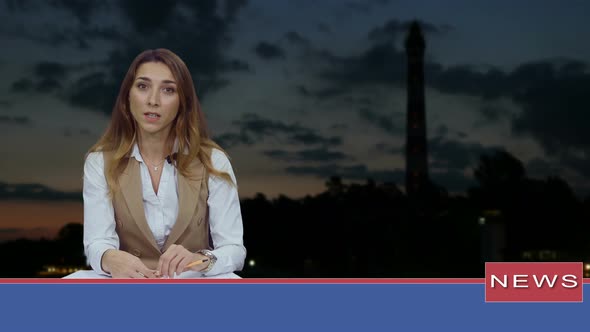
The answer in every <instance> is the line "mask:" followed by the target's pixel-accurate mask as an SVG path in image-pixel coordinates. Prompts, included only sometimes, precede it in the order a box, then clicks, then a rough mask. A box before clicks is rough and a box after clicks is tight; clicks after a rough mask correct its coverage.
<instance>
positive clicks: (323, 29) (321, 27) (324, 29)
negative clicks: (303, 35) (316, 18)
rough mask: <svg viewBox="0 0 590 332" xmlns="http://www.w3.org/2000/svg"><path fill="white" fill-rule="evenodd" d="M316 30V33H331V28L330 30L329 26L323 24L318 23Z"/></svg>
mask: <svg viewBox="0 0 590 332" xmlns="http://www.w3.org/2000/svg"><path fill="white" fill-rule="evenodd" d="M317 28H318V31H320V32H324V33H330V32H332V28H330V26H329V25H327V24H325V23H318V25H317Z"/></svg>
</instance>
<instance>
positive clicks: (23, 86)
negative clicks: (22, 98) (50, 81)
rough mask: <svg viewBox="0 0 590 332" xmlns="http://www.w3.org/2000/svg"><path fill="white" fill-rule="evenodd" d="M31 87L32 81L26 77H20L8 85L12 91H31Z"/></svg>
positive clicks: (32, 85)
mask: <svg viewBox="0 0 590 332" xmlns="http://www.w3.org/2000/svg"><path fill="white" fill-rule="evenodd" d="M33 87H34V84H33V81H31V80H30V79H28V78H21V79H19V80H17V81H14V82H13V83H12V85H11V86H10V90H11V91H12V92H28V91H31V90H32V89H33Z"/></svg>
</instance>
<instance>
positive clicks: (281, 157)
mask: <svg viewBox="0 0 590 332" xmlns="http://www.w3.org/2000/svg"><path fill="white" fill-rule="evenodd" d="M84 3H85V4H86V6H79V5H73V4H74V2H68V1H54V2H49V3H45V4H42V5H41V4H39V3H37V2H30V1H24V2H16V1H5V2H2V3H1V4H0V18H1V22H2V23H0V36H1V38H2V39H3V41H4V45H5V46H6V47H5V48H4V52H3V53H2V54H1V55H0V70H1V71H2V73H3V74H4V75H3V78H4V79H3V80H2V83H0V128H2V133H3V137H4V139H3V140H2V142H1V143H0V149H1V150H2V151H3V152H4V153H5V154H6V155H9V156H10V158H5V159H4V161H3V163H2V176H0V186H1V187H2V188H0V190H2V191H3V192H4V193H5V194H4V195H3V197H4V199H3V201H2V202H0V204H1V206H2V211H7V210H9V209H12V208H13V207H14V204H16V203H14V202H12V201H11V198H10V191H9V190H8V189H10V188H12V189H10V190H13V191H18V190H19V189H20V187H19V186H20V185H22V184H40V185H43V186H48V187H50V188H52V189H53V190H56V191H64V192H79V191H80V190H81V185H82V181H81V179H82V164H83V157H84V154H85V152H86V151H87V150H88V148H89V147H90V146H91V145H92V144H94V143H95V142H96V140H97V139H98V137H99V135H100V134H102V132H103V130H104V129H105V127H106V125H107V123H108V120H109V114H110V109H111V107H112V105H113V103H114V97H115V96H116V93H117V92H118V87H119V84H120V81H121V79H122V78H123V74H124V72H125V71H126V70H127V67H128V65H129V64H130V62H131V60H132V59H133V57H134V56H135V55H137V54H138V53H139V52H140V51H142V50H144V49H147V48H157V47H166V48H169V49H171V50H172V51H174V52H176V53H178V54H179V55H180V56H181V58H183V59H184V60H185V62H186V63H187V65H188V67H189V69H190V70H191V71H192V74H193V79H194V80H195V83H196V86H197V93H198V94H199V96H200V98H201V102H202V106H203V109H204V111H205V114H206V116H207V118H208V121H209V127H210V129H211V131H212V133H213V134H214V139H216V140H217V141H218V143H220V144H221V146H222V147H224V148H225V149H227V151H228V152H229V154H230V156H231V158H232V165H233V167H234V170H235V172H236V175H237V178H238V183H239V191H240V196H241V197H252V196H254V195H255V194H256V193H257V192H262V193H264V194H265V195H267V196H268V197H276V196H277V195H278V194H285V195H288V196H290V197H302V196H304V195H307V194H316V193H319V192H321V191H322V190H324V188H325V186H324V183H325V181H326V180H327V179H328V178H329V176H331V175H340V176H341V177H342V178H343V179H344V180H345V181H359V182H365V181H366V179H367V178H372V179H374V180H376V181H380V182H382V181H391V182H395V183H396V184H397V185H398V186H403V182H404V181H403V177H404V173H405V168H404V163H405V161H404V155H403V151H404V143H405V111H406V91H405V88H406V87H405V79H406V76H405V74H406V73H405V68H406V56H405V51H404V49H403V41H404V38H405V35H406V33H407V28H408V24H409V22H411V21H412V20H414V19H417V20H419V21H420V22H421V24H422V29H423V31H424V33H425V38H426V55H425V84H426V91H425V93H426V98H425V99H426V115H427V130H428V135H427V137H428V146H429V157H430V164H429V167H430V176H431V178H432V180H433V181H434V182H435V183H437V184H439V185H441V186H443V187H445V188H447V189H448V190H449V191H451V192H464V191H465V190H466V189H467V188H468V187H469V186H471V185H474V184H475V182H474V180H473V174H472V168H473V167H474V166H475V164H476V162H477V159H478V157H479V156H480V155H481V154H482V153H487V152H491V151H493V150H495V149H498V148H501V149H505V150H507V151H508V152H510V153H511V154H513V155H514V156H516V157H517V158H518V159H520V160H521V161H522V162H523V163H524V165H525V167H526V171H527V174H529V175H530V176H532V177H538V178H545V177H547V176H552V175H553V176H554V175H557V176H559V177H562V178H564V179H565V180H566V181H567V182H568V183H569V184H570V185H571V186H572V188H574V190H575V191H576V192H577V193H578V194H579V195H580V196H585V195H587V194H588V192H589V186H590V171H589V170H590V167H588V166H590V163H589V162H590V159H589V158H590V156H589V155H588V149H589V147H590V138H589V136H588V135H587V134H586V132H588V130H589V129H590V122H589V121H588V120H590V119H589V118H588V117H589V116H588V115H587V113H586V112H585V111H586V109H587V108H588V106H589V102H588V101H587V99H586V96H587V95H589V93H590V74H589V72H588V63H589V61H590V46H589V45H588V44H587V43H584V42H583V41H584V40H586V39H587V37H588V36H590V23H587V20H586V19H585V17H584V15H583V13H585V12H588V9H590V8H587V7H589V6H590V4H587V3H585V2H582V1H572V2H569V3H568V5H567V7H566V6H563V4H561V5H560V4H558V3H556V2H550V1H523V2H519V3H517V4H514V3H512V2H508V1H494V2H487V3H483V2H478V3H477V4H475V3H474V2H469V1H450V2H444V4H443V3H440V2H436V1H422V2H420V3H419V4H418V3H415V2H409V1H405V2H398V1H387V0H375V1H354V2H353V1H348V2H341V1H322V2H320V3H313V2H310V1H273V2H268V1H235V0H234V1H232V0H228V1H219V2H214V1H199V2H189V1H159V2H154V3H151V4H150V5H143V6H139V7H138V6H134V5H133V2H128V1H122V2H99V1H89V2H84ZM216 3H217V4H218V5H217V6H215V4H216ZM15 143H18V144H15ZM58 146H59V147H60V148H59V149H56V147H58ZM60 204H62V203H60ZM63 204H65V203H63ZM72 204H74V203H72ZM78 204H81V202H80V203H78ZM64 211H65V210H64ZM14 213H17V212H14ZM64 213H65V212H64ZM80 217H81V215H80ZM4 218H6V217H3V219H2V221H1V223H0V224H1V227H2V229H3V230H4V233H6V232H7V231H6V230H9V229H13V228H15V227H21V226H22V224H17V223H15V222H14V221H13V220H14V219H18V218H20V217H13V219H10V220H8V219H4ZM21 219H22V218H21ZM19 220H20V219H19ZM70 221H79V222H81V220H63V221H62V223H61V224H59V225H55V226H56V227H59V226H61V225H63V223H65V222H70ZM9 223H10V224H9ZM39 227H42V226H39ZM0 240H1V238H0Z"/></svg>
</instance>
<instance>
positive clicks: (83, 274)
mask: <svg viewBox="0 0 590 332" xmlns="http://www.w3.org/2000/svg"><path fill="white" fill-rule="evenodd" d="M174 278H175V279H205V278H206V279H241V277H240V276H239V275H237V274H235V273H222V274H218V275H215V276H210V277H203V276H202V275H201V273H200V272H195V271H186V272H183V273H181V274H180V276H175V277H174ZM63 279H111V277H109V276H105V275H101V274H98V273H96V272H94V271H93V270H80V271H76V272H74V273H72V274H68V275H67V276H65V277H63Z"/></svg>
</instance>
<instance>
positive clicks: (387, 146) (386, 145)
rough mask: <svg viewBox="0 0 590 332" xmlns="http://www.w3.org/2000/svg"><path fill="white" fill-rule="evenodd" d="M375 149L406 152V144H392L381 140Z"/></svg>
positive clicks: (394, 153)
mask: <svg viewBox="0 0 590 332" xmlns="http://www.w3.org/2000/svg"><path fill="white" fill-rule="evenodd" d="M375 149H376V150H377V151H379V152H383V153H385V154H392V155H399V154H404V153H405V144H404V145H403V146H402V145H391V144H389V143H386V142H379V143H377V144H375Z"/></svg>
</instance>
